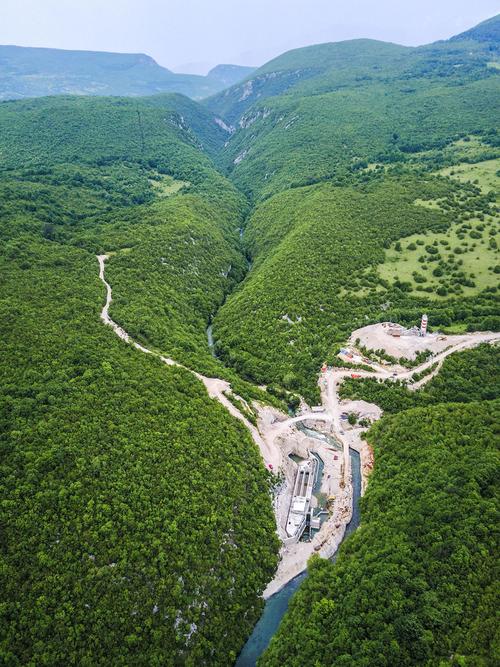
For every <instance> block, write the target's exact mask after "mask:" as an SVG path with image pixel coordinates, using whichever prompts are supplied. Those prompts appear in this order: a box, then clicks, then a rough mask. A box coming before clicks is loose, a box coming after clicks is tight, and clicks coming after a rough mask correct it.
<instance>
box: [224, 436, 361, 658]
mask: <svg viewBox="0 0 500 667" xmlns="http://www.w3.org/2000/svg"><path fill="white" fill-rule="evenodd" d="M301 430H303V431H305V432H307V434H308V435H310V436H312V437H318V436H319V437H320V439H322V440H323V439H328V440H329V441H330V443H331V444H332V445H334V446H337V447H338V443H337V441H335V440H333V438H329V437H328V436H322V435H320V434H316V433H315V432H314V431H311V430H310V429H305V428H302V429H301ZM349 454H350V457H351V470H352V485H353V508H352V518H351V521H350V522H349V523H348V525H347V528H346V531H345V535H344V540H345V539H346V537H348V536H349V535H350V534H351V533H352V532H353V531H355V530H356V528H357V527H358V525H359V521H360V512H359V498H360V496H361V463H360V457H359V453H358V452H356V451H355V450H353V449H350V450H349ZM335 558H336V554H335V555H334V556H333V558H332V561H334V560H335ZM306 576H307V572H302V573H301V574H299V575H298V576H297V577H295V578H294V579H292V580H291V581H289V582H288V584H286V586H284V587H283V588H282V589H281V590H280V591H278V592H277V593H275V594H274V595H273V596H271V597H270V598H269V599H268V600H267V601H266V606H265V607H264V612H263V614H262V616H261V617H260V619H259V620H258V622H257V625H256V626H255V628H254V630H253V632H252V634H251V635H250V637H249V638H248V640H247V643H246V644H245V646H244V647H243V649H242V651H241V653H240V655H239V656H238V659H237V661H236V665H235V667H255V665H256V663H257V660H258V658H259V657H260V656H261V655H262V653H263V652H264V651H265V649H266V648H267V646H268V644H269V642H270V641H271V639H272V636H273V635H274V633H275V632H276V631H277V629H278V626H279V624H280V621H281V619H282V618H283V616H284V614H285V612H286V610H287V608H288V604H289V602H290V600H291V598H292V597H293V595H294V593H295V592H296V590H297V589H298V588H299V586H300V584H301V582H302V581H303V580H304V579H305V578H306Z"/></svg>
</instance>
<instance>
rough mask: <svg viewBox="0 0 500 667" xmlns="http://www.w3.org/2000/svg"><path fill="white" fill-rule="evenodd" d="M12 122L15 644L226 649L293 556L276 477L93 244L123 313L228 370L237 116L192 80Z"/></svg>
mask: <svg viewBox="0 0 500 667" xmlns="http://www.w3.org/2000/svg"><path fill="white" fill-rule="evenodd" d="M0 127H1V130H0V155H1V168H0V238H1V242H0V266H1V273H2V294H1V297H0V312H1V317H0V321H1V325H0V327H1V334H0V335H1V339H2V345H3V354H2V363H1V366H0V376H1V379H0V386H1V390H0V394H1V395H0V404H1V405H2V411H1V415H0V450H1V458H0V466H1V475H0V477H1V482H0V494H1V497H2V519H1V520H2V554H1V562H2V568H1V571H2V574H1V587H2V592H3V596H2V597H3V600H2V606H1V610H0V616H1V619H0V628H1V630H0V662H2V664H10V665H21V664H37V665H42V664H46V665H58V664H59V665H68V664H75V665H76V664H82V665H83V664H87V665H107V664H116V665H118V664H123V665H124V664H135V665H153V664H172V665H173V664H176V665H181V664H182V665H191V666H192V667H196V666H197V665H200V664H221V665H226V664H231V663H232V662H233V661H234V659H235V656H236V655H237V653H238V651H239V649H240V648H241V646H242V643H243V642H244V640H245V637H246V636H247V635H248V634H249V632H250V631H251V629H252V627H253V624H254V623H255V621H256V620H257V618H258V616H259V613H260V609H261V607H262V601H261V600H260V598H259V595H260V593H261V591H262V590H263V588H264V587H265V585H266V584H267V582H268V581H269V579H270V578H271V577H272V574H273V571H274V568H275V565H276V552H277V543H276V538H275V533H274V521H273V514H272V508H271V500H270V495H269V480H268V476H267V473H266V471H265V469H264V467H263V466H262V464H261V459H260V455H259V452H258V450H257V448H256V446H255V443H254V442H253V440H252V438H251V437H250V435H249V433H248V432H247V430H246V429H245V428H244V427H243V425H242V424H241V423H240V422H238V421H237V420H235V419H234V418H232V417H231V416H230V415H229V413H228V412H227V411H226V410H225V408H223V407H222V406H221V405H220V404H219V403H218V402H216V401H214V400H212V399H210V398H209V396H208V394H207V392H206V390H205V388H204V387H203V385H202V383H201V382H200V381H198V380H197V379H196V378H195V377H193V375H192V374H191V373H189V372H188V371H187V370H184V369H182V368H172V367H168V366H166V365H165V364H163V363H160V361H159V360H157V359H155V358H153V356H152V355H145V354H143V353H142V352H139V351H138V350H136V349H134V348H132V346H130V345H127V344H126V343H124V342H123V341H120V340H119V339H118V337H117V336H116V335H115V334H114V332H113V331H112V330H111V328H110V327H105V326H104V325H103V324H102V323H101V322H100V319H99V313H100V311H101V308H102V306H103V303H104V300H105V292H104V289H103V285H102V283H101V282H100V281H99V279H98V264H97V259H96V256H95V255H96V253H104V252H108V253H109V255H110V257H109V259H108V262H107V268H106V276H107V279H108V280H109V281H110V283H111V285H112V287H113V302H112V304H111V315H112V317H113V318H114V319H115V320H116V321H118V322H119V323H120V324H121V325H122V326H125V327H126V328H127V330H128V331H129V332H130V333H131V334H133V335H134V336H136V338H137V340H139V341H141V342H142V343H143V344H147V345H148V346H150V347H151V348H153V349H158V350H161V351H162V352H163V353H165V354H169V355H171V356H172V357H174V358H175V359H177V360H178V361H181V362H184V363H185V364H186V365H188V366H191V367H194V368H196V369H197V370H205V371H206V372H207V373H210V372H211V373H213V374H216V373H217V368H216V367H215V365H216V361H215V360H214V359H213V358H212V356H211V354H210V352H209V349H208V346H207V341H206V334H205V329H206V327H207V324H208V322H209V319H210V316H211V314H212V313H213V312H214V311H215V310H216V309H217V308H218V307H219V305H220V304H221V303H222V301H223V300H224V297H225V295H226V294H227V293H228V292H229V291H231V290H232V289H233V287H234V285H235V284H236V283H237V282H238V281H240V280H241V278H242V276H243V273H244V271H245V267H246V261H245V258H244V255H243V253H242V251H241V247H240V239H239V233H238V228H239V227H240V226H241V224H242V221H243V216H244V210H245V206H246V203H245V200H244V199H243V198H242V196H241V195H240V194H239V193H238V192H237V191H236V189H235V188H234V186H232V185H231V184H230V182H229V181H227V179H225V178H224V177H223V176H222V175H221V174H219V173H218V172H217V171H216V170H215V169H214V167H213V165H212V163H211V160H210V158H209V157H208V155H207V152H210V151H211V150H212V149H213V148H214V146H215V144H217V143H218V141H219V134H220V133H223V131H222V130H221V129H220V128H219V127H218V126H217V125H216V124H215V123H213V116H212V114H208V115H207V114H206V112H205V111H204V110H203V109H200V108H199V107H197V106H196V105H195V104H194V103H192V102H190V101H189V100H187V99H186V98H180V97H178V96H167V97H161V98H154V100H147V99H146V100H138V101H131V100H130V99H123V98H99V99H97V98H76V97H73V98H69V97H67V98H66V97H64V98H50V99H48V98H46V99H40V100H30V101H23V102H7V103H3V104H0ZM202 147H205V148H207V151H203V150H201V148H202ZM221 372H222V373H223V371H221ZM257 391H258V390H257V389H255V392H257Z"/></svg>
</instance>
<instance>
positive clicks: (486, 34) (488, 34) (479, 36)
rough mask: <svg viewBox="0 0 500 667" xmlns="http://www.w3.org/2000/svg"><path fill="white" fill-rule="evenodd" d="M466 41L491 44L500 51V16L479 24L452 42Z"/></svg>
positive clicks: (453, 38) (452, 39) (456, 36)
mask: <svg viewBox="0 0 500 667" xmlns="http://www.w3.org/2000/svg"><path fill="white" fill-rule="evenodd" d="M465 39H472V40H474V41H476V42H490V43H492V44H493V45H494V47H495V49H496V50H498V43H499V42H500V14H497V16H493V17H492V18H490V19H487V20H486V21H483V22H482V23H479V24H478V25H476V26H474V28H471V29H470V30H466V31H465V32H462V33H460V34H459V35H455V36H454V37H452V38H451V40H450V41H461V40H465Z"/></svg>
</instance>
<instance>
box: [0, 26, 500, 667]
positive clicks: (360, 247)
mask: <svg viewBox="0 0 500 667" xmlns="http://www.w3.org/2000/svg"><path fill="white" fill-rule="evenodd" d="M497 24H498V17H497V18H495V19H494V20H493V22H490V24H488V28H487V31H486V33H485V31H484V29H483V28H481V26H479V27H478V28H477V29H476V32H475V33H474V34H475V37H471V36H470V35H469V36H468V37H467V38H463V37H460V39H456V40H451V41H448V42H440V43H437V44H432V45H430V46H425V47H420V48H416V49H413V48H406V47H401V46H398V45H394V44H383V43H380V42H374V41H373V40H354V41H351V42H344V43H340V44H333V45H320V46H317V47H311V48H308V49H299V50H296V51H294V52H291V53H288V54H284V55H283V56H281V57H280V58H278V59H275V60H274V61H272V62H271V63H269V64H268V65H266V66H264V68H262V69H261V70H260V71H259V72H258V73H257V74H256V75H255V76H254V75H251V76H250V78H247V80H246V81H245V82H244V84H242V85H241V86H237V87H235V88H233V87H231V88H229V89H228V92H227V94H224V95H223V96H217V97H215V98H212V99H211V100H210V101H209V102H208V103H207V105H201V104H198V103H196V102H194V101H192V100H190V99H188V98H187V97H185V96H183V95H179V94H163V93H162V94H159V95H147V96H144V97H134V98H133V99H132V98H131V97H120V96H77V95H73V96H69V95H60V96H53V97H42V98H33V99H26V100H25V99H23V100H14V101H4V102H2V103H0V268H1V272H2V277H3V286H2V287H3V289H2V293H1V295H0V328H1V331H0V337H1V338H0V339H1V340H2V345H3V354H2V357H1V358H2V362H1V364H0V373H1V377H0V388H1V389H0V403H1V405H2V411H1V413H0V420H1V422H0V472H1V474H0V492H1V496H2V517H1V520H2V531H3V532H2V549H1V565H2V567H1V568H0V576H1V585H2V591H4V599H3V603H2V605H1V606H0V662H2V664H7V665H13V666H16V667H17V665H26V664H29V665H73V664H75V665H76V664H78V665H80V664H81V665H89V666H90V665H92V666H93V665H99V666H100V665H108V664H112V665H115V664H116V665H138V666H139V667H142V666H143V665H144V667H146V666H149V665H159V664H166V665H175V666H177V665H186V666H187V667H198V665H209V666H211V665H217V666H218V665H221V666H225V665H231V664H233V663H234V661H235V659H236V656H237V655H238V652H239V651H240V649H241V647H242V645H243V643H244V641H245V639H246V637H247V636H248V635H249V633H250V632H251V630H252V628H253V626H254V624H255V622H256V620H257V618H258V617H259V615H260V612H261V610H262V606H263V601H262V598H261V593H262V591H263V590H264V588H265V586H266V584H267V583H268V582H269V581H270V580H271V579H272V577H273V573H274V572H275V569H276V564H277V560H278V548H279V545H278V540H277V538H276V534H275V523H274V518H273V511H272V502H271V498H272V493H273V489H274V488H275V485H276V479H278V480H279V479H280V478H279V477H278V478H276V477H274V476H273V477H271V475H270V474H269V473H268V472H267V471H266V470H265V468H264V466H263V465H262V459H261V456H260V455H259V452H258V449H257V446H256V444H255V442H254V440H253V439H252V438H251V437H250V434H249V432H248V430H247V429H246V428H245V427H244V426H243V424H242V423H241V422H240V421H238V420H235V419H234V418H233V417H232V416H231V415H230V414H229V412H228V411H226V410H225V409H224V408H223V406H222V405H220V404H219V403H218V402H217V401H215V400H212V399H211V398H210V397H209V396H208V394H207V392H206V390H205V388H204V386H203V384H202V383H201V382H200V381H199V379H198V378H199V376H198V377H196V376H195V375H194V374H193V373H192V372H191V370H194V371H196V372H197V373H202V374H204V375H205V376H207V377H210V378H224V379H226V380H229V381H231V386H232V388H233V389H235V390H236V388H237V392H236V393H237V394H239V395H240V396H241V397H242V399H243V400H242V401H239V400H238V398H237V397H236V396H235V395H234V394H232V393H231V392H230V391H229V390H228V394H227V396H226V398H227V399H228V400H230V401H234V402H238V404H241V410H242V411H243V412H244V413H245V415H246V416H247V417H248V419H249V420H251V421H253V422H254V423H257V419H256V410H255V407H252V399H258V400H261V401H262V402H268V403H273V404H274V405H276V406H281V407H284V402H283V400H284V399H285V400H288V402H289V405H290V406H296V405H298V403H299V400H300V397H303V398H305V399H306V400H307V402H308V403H309V404H311V405H313V404H315V403H316V402H317V401H318V399H319V395H318V383H317V378H318V373H319V369H320V368H321V365H322V363H323V362H324V361H327V362H328V363H329V364H337V363H339V359H338V357H337V353H338V350H339V347H340V346H341V345H343V344H345V341H346V339H347V338H348V336H349V335H350V334H351V332H352V331H353V330H355V329H356V328H359V327H362V326H364V325H365V324H370V323H375V322H379V321H386V320H392V321H397V322H400V323H402V324H407V325H410V326H411V325H414V324H416V323H417V322H418V321H419V320H420V317H421V314H422V312H427V313H428V315H429V328H430V329H431V330H436V329H439V330H440V331H442V332H444V333H445V334H453V333H465V332H467V331H471V332H472V331H477V330H498V329H499V328H500V317H499V308H498V304H499V301H498V294H499V284H498V277H499V275H500V259H499V247H498V238H500V237H499V233H500V220H499V210H500V209H499V195H498V192H499V187H498V181H499V178H498V175H499V159H500V142H499V138H498V137H499V130H500V127H499V125H498V113H497V110H498V109H497V106H498V90H499V80H498V76H499V68H498V60H497V56H496V52H495V49H496V46H495V44H496V43H495V42H494V41H491V35H493V36H494V33H495V26H496V25H497ZM483 35H485V40H486V41H483ZM132 60H133V59H132ZM139 61H141V62H139V63H138V64H137V67H139V68H146V69H147V68H149V67H151V68H152V69H153V70H154V65H153V64H152V63H151V62H150V61H148V60H147V59H146V60H145V61H142V60H141V57H140V58H139ZM129 64H130V63H129ZM124 67H125V69H126V68H127V67H128V64H124ZM134 67H135V65H134ZM88 69H89V76H90V77H92V76H93V73H92V65H91V64H89V66H88ZM229 69H230V68H229ZM227 74H228V72H227V68H224V71H222V72H221V71H220V70H219V71H218V72H213V73H212V75H211V76H212V77H215V78H220V79H221V78H224V77H225V76H226V75H227ZM229 74H230V72H229ZM120 76H121V75H120ZM93 92H95V91H93ZM231 122H233V123H234V124H235V125H236V128H235V129H234V128H232V127H230V123H231ZM97 254H99V255H102V254H106V255H107V260H106V269H105V270H106V279H107V280H108V281H109V284H110V285H111V287H112V297H113V298H112V302H111V304H110V311H109V313H110V316H111V317H112V319H113V320H114V321H115V322H116V323H117V324H118V325H119V326H121V327H123V328H124V329H125V330H126V331H127V332H128V333H129V334H130V335H131V336H132V337H133V338H134V340H136V341H137V342H138V343H139V345H142V346H145V347H147V348H148V349H149V350H151V351H153V352H155V353H157V354H158V355H165V357H169V358H171V359H175V360H176V361H177V362H179V363H180V364H182V367H177V366H170V365H166V364H164V363H161V362H160V360H159V359H158V357H156V356H155V354H144V353H143V351H141V350H140V349H135V348H133V347H132V346H131V345H127V344H126V343H125V342H124V341H123V340H120V339H119V338H118V337H117V336H116V335H115V333H114V332H113V331H112V329H111V328H110V327H105V326H104V325H103V323H102V322H101V321H100V313H101V308H102V306H103V303H104V300H105V290H104V286H103V284H102V282H101V281H100V280H99V269H98V263H97V258H96V255H97ZM209 327H210V328H209ZM212 327H213V329H212ZM210 330H211V331H212V332H213V338H214V341H215V344H214V346H213V347H214V349H213V350H211V349H210V348H209V345H208V340H207V333H208V332H209V331H210ZM489 351H490V350H489V347H484V348H481V349H479V350H478V351H477V353H476V352H474V353H470V354H469V355H468V356H467V357H462V358H461V360H460V361H458V362H457V363H456V364H455V363H454V362H449V363H447V364H446V365H444V366H443V376H442V378H441V380H437V379H436V381H435V383H433V384H431V385H430V386H429V388H428V390H427V391H425V392H423V393H422V394H420V395H419V398H418V400H415V402H412V401H413V399H414V398H415V394H414V393H412V394H411V396H409V392H408V391H406V389H405V388H404V387H402V386H399V385H391V389H392V392H391V393H390V394H385V393H384V398H383V399H382V400H383V401H385V405H386V406H388V407H387V412H393V413H394V414H392V415H390V416H388V417H387V418H385V417H384V418H383V420H382V421H381V422H380V424H379V425H378V426H377V427H376V428H374V430H373V431H372V432H371V434H369V436H368V437H369V438H371V440H370V442H373V444H374V446H375V454H376V455H375V460H376V466H375V472H374V476H373V478H372V481H370V484H369V487H368V493H367V496H366V502H365V503H364V504H363V508H362V510H363V523H362V525H361V528H360V530H359V531H358V533H356V534H355V537H354V538H353V539H352V541H348V542H347V543H346V547H345V550H344V551H343V553H342V554H341V557H339V561H338V567H337V566H334V565H331V564H330V563H317V562H316V563H315V564H314V566H313V567H312V571H311V576H310V577H309V580H308V581H307V584H306V586H305V588H304V590H303V592H302V593H300V594H299V596H298V597H297V598H296V602H294V604H293V606H292V608H291V613H290V615H289V616H288V617H287V619H286V620H285V624H284V625H283V628H282V630H281V631H280V633H279V634H278V637H277V639H276V641H275V642H274V643H273V644H272V645H271V648H270V651H269V653H268V654H267V656H265V657H264V658H263V661H264V664H269V665H282V664H283V665H301V666H302V665H309V664H311V665H315V664H318V665H330V664H335V665H339V666H340V665H355V666H356V667H358V666H359V667H377V666H378V665H380V667H396V666H397V667H400V666H401V665H404V666H408V667H413V666H415V667H416V666H418V665H428V667H437V666H438V665H439V667H443V665H445V664H446V665H448V664H449V665H450V667H455V665H456V667H464V666H467V667H490V666H491V667H492V666H493V665H494V664H496V663H495V662H494V661H491V660H490V659H489V657H488V650H489V647H490V645H491V644H492V642H493V639H492V637H493V633H494V622H493V610H494V608H495V604H494V602H495V597H494V596H495V590H494V589H493V587H492V586H491V585H490V580H491V578H492V576H493V575H492V572H493V567H494V559H493V557H492V554H493V553H494V547H495V544H494V537H495V536H494V535H493V533H492V531H491V530H490V529H491V528H492V526H494V519H495V518H496V514H495V512H496V511H497V504H496V496H495V494H496V492H497V488H496V487H495V480H494V473H495V472H496V467H495V466H496V465H497V458H496V453H495V451H494V449H493V447H494V423H493V421H494V420H493V414H494V413H493V411H494V410H496V409H497V407H498V406H497V404H496V401H495V400H494V399H498V395H497V391H498V387H497V385H496V383H495V382H493V381H490V380H488V381H487V382H486V381H484V382H482V381H481V378H484V377H486V376H488V377H489V375H491V376H493V374H494V372H495V370H496V369H495V368H493V366H492V365H491V364H492V360H494V359H495V358H496V356H494V355H490V354H489ZM213 352H214V353H213ZM399 361H400V362H401V363H402V364H406V365H411V363H413V362H412V361H410V360H407V359H400V360H399ZM471 365H474V366H475V369H474V370H473V371H469V370H468V367H469V366H471ZM188 369H189V370H188ZM466 373H469V381H467V382H464V381H462V379H461V378H462V376H463V375H464V374H466ZM455 376H457V377H455ZM476 377H477V378H479V380H478V381H479V383H481V384H482V385H483V386H482V387H481V391H475V390H474V387H473V386H472V385H473V383H472V382H471V378H476ZM450 378H451V381H450ZM355 389H356V390H358V391H359V392H360V394H359V395H360V396H361V395H363V396H364V397H366V398H370V396H375V395H377V396H379V395H381V392H384V390H385V389H387V387H385V385H384V386H382V385H381V386H380V387H379V386H378V385H377V387H374V386H373V385H372V384H369V383H368V384H360V385H358V386H356V387H355ZM345 391H346V392H348V391H354V390H353V388H352V387H351V385H350V384H349V385H347V386H346V388H345ZM362 392H365V393H363V394H362ZM458 394H459V395H460V398H459V400H462V399H463V402H469V401H470V400H472V399H473V401H474V402H473V403H471V404H470V405H466V406H464V405H463V404H461V405H460V406H456V405H453V403H452V400H451V399H453V398H456V397H457V396H458ZM280 401H282V402H280ZM415 424H419V425H420V426H421V429H420V430H419V432H418V435H417V436H416V435H415V433H414V426H415ZM429 480H430V482H429ZM428 482H429V483H428ZM386 566H387V567H386ZM325 637H326V641H325ZM297 638H298V640H297ZM374 638H375V639H374ZM450 656H452V658H450ZM454 656H456V657H457V659H456V660H455V657H454ZM497 662H498V660H497Z"/></svg>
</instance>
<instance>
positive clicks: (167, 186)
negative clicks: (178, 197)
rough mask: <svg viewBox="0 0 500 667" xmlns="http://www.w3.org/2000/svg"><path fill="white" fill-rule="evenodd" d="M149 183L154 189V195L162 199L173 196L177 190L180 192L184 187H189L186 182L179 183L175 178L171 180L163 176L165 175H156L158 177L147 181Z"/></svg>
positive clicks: (170, 177)
mask: <svg viewBox="0 0 500 667" xmlns="http://www.w3.org/2000/svg"><path fill="white" fill-rule="evenodd" d="M149 182H150V183H151V185H152V186H153V188H154V189H155V192H156V194H157V195H158V196H159V197H161V198H163V197H171V196H172V195H175V194H176V193H177V192H179V190H181V189H182V188H183V187H184V186H186V187H187V186H188V185H190V183H189V182H188V181H179V180H176V179H175V178H172V176H165V175H160V174H158V177H157V178H155V179H149Z"/></svg>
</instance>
